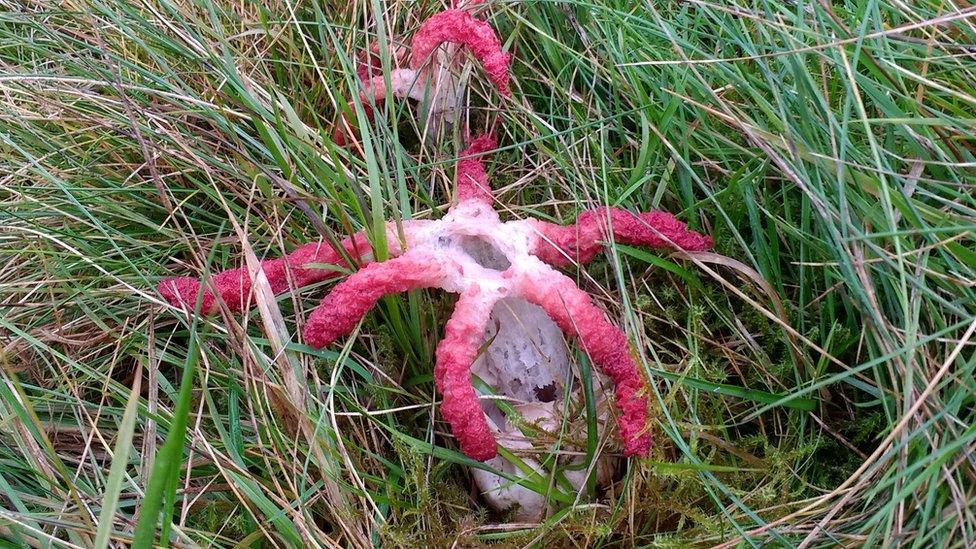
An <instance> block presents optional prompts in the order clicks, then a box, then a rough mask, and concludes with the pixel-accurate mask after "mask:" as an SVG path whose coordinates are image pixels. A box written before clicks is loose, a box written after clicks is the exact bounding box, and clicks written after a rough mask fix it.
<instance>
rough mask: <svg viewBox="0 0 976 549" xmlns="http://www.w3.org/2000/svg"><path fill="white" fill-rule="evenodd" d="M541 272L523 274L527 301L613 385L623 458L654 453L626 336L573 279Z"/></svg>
mask: <svg viewBox="0 0 976 549" xmlns="http://www.w3.org/2000/svg"><path fill="white" fill-rule="evenodd" d="M539 267H540V268H539V269H537V270H533V271H532V272H525V271H522V272H520V273H518V275H517V276H518V279H517V280H518V282H517V285H518V290H519V291H520V292H521V294H522V297H524V298H525V299H526V300H527V301H529V302H531V303H535V304H536V305H538V306H539V307H542V309H543V310H545V311H546V314H548V315H549V317H550V318H552V320H553V321H555V323H556V324H557V325H558V326H559V328H560V329H562V331H563V332H565V333H566V335H568V336H571V337H576V338H578V339H579V341H580V344H581V345H582V346H583V350H585V351H586V353H587V354H588V355H589V357H590V359H591V360H592V361H593V363H594V364H596V365H597V366H599V367H600V369H601V370H602V371H603V373H605V374H606V375H607V376H608V377H609V378H610V379H611V380H612V381H613V384H614V387H615V395H616V399H615V400H616V405H617V409H618V410H620V438H621V440H622V441H623V444H624V453H625V454H626V455H628V456H634V455H636V456H646V455H647V454H648V453H649V452H650V450H651V435H650V433H649V432H648V431H647V429H648V425H647V422H648V419H647V397H646V396H641V395H639V394H638V392H639V391H640V390H641V388H642V387H644V380H643V378H642V377H641V375H640V372H639V371H638V369H637V364H636V363H635V362H634V359H633V356H632V355H631V353H630V345H629V343H628V342H627V336H625V335H624V333H623V332H622V331H621V330H620V329H619V328H617V327H616V326H614V325H613V324H611V323H610V322H608V321H607V319H606V317H605V316H604V313H603V311H601V310H600V309H599V308H598V307H597V306H596V305H595V304H593V302H592V301H591V300H590V298H589V296H587V295H586V293H585V292H583V290H580V289H579V288H577V287H576V284H575V283H574V282H573V281H572V280H571V279H570V278H568V277H566V276H565V275H563V274H561V273H559V272H557V271H555V270H553V269H551V268H548V267H545V266H543V265H540V266H539Z"/></svg>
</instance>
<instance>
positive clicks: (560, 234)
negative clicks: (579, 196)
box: [532, 208, 712, 267]
mask: <svg viewBox="0 0 976 549" xmlns="http://www.w3.org/2000/svg"><path fill="white" fill-rule="evenodd" d="M532 223H533V225H534V226H535V228H536V230H538V232H539V235H540V236H539V239H538V241H537V242H536V244H535V248H534V249H533V250H532V253H533V254H534V255H535V256H536V257H538V258H539V259H541V260H543V261H545V262H546V263H549V264H550V265H554V266H556V267H563V266H566V265H570V264H572V263H573V262H577V263H581V264H582V263H588V262H589V261H591V260H592V259H593V257H594V256H596V254H597V253H598V252H600V251H601V250H602V249H603V244H602V243H601V241H602V240H609V239H610V236H611V233H612V236H613V239H614V240H615V241H617V242H619V243H621V244H628V245H634V246H650V247H652V248H677V249H681V250H687V251H703V250H707V249H708V248H711V247H712V238H711V237H709V236H705V235H702V234H699V233H696V232H695V231H692V230H690V229H688V227H687V226H686V225H685V224H684V223H682V222H681V221H678V220H677V219H676V218H675V217H674V216H673V215H671V214H669V213H667V212H659V211H655V212H646V213H639V214H634V213H631V212H629V211H627V210H623V209H621V208H597V209H594V210H587V211H585V212H583V213H582V214H581V215H580V216H579V220H577V222H576V224H575V225H556V224H554V223H546V222H544V221H533V222H532Z"/></svg>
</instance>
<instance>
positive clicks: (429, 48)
mask: <svg viewBox="0 0 976 549" xmlns="http://www.w3.org/2000/svg"><path fill="white" fill-rule="evenodd" d="M445 42H450V43H452V44H459V45H462V46H464V47H466V48H467V49H468V50H470V51H471V53H472V54H474V56H475V58H477V59H478V61H480V62H481V66H482V67H483V68H484V70H485V73H486V74H487V75H488V78H489V79H490V80H491V81H492V83H494V84H495V86H496V87H497V88H498V91H499V93H501V94H502V95H504V96H506V97H507V96H509V95H511V92H510V91H509V89H508V78H509V75H508V72H509V69H508V65H509V55H508V54H507V53H505V52H504V51H502V43H501V40H499V39H498V35H497V34H495V29H493V28H492V27H491V25H490V24H488V23H486V22H485V21H479V20H477V19H475V18H474V17H472V16H471V14H470V13H468V12H466V11H463V10H460V9H451V10H444V11H442V12H440V13H438V14H436V15H434V16H432V17H431V18H430V19H427V20H426V21H424V23H423V24H422V25H421V26H420V29H419V30H418V31H417V33H416V34H414V37H413V41H412V42H411V44H410V68H412V69H414V70H419V69H420V68H421V67H423V65H424V63H426V62H427V59H428V58H429V57H430V55H431V54H432V53H434V50H436V49H437V48H438V47H439V46H440V45H441V44H443V43H445Z"/></svg>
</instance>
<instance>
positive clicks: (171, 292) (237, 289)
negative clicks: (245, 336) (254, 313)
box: [159, 233, 372, 314]
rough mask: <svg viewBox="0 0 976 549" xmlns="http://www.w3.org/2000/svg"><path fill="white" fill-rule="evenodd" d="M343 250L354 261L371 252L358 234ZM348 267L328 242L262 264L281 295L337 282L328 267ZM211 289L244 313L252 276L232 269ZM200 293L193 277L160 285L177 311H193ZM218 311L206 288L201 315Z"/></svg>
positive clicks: (335, 273) (244, 269) (244, 270)
mask: <svg viewBox="0 0 976 549" xmlns="http://www.w3.org/2000/svg"><path fill="white" fill-rule="evenodd" d="M342 247H343V248H344V249H345V250H346V253H347V254H349V255H350V256H351V257H354V258H355V257H358V258H362V257H363V255H364V254H367V253H368V252H370V251H371V250H372V248H371V246H370V244H369V240H367V239H366V235H365V234H364V233H358V234H356V235H354V236H351V237H349V238H347V239H345V240H343V241H342ZM327 265H339V266H343V267H348V265H346V262H345V260H344V259H343V258H342V256H341V255H339V253H338V252H337V251H336V250H335V249H334V248H333V247H332V245H330V244H328V243H326V242H313V243H311V244H305V245H304V246H302V247H300V248H298V249H297V250H295V251H294V252H292V253H290V254H288V255H287V256H285V257H281V258H278V259H270V260H267V261H262V262H261V268H262V270H264V275H265V276H266V277H267V278H268V283H269V284H270V285H271V291H272V292H274V293H275V294H280V293H282V292H284V291H286V290H288V288H289V287H295V288H301V287H303V286H308V285H309V284H313V283H315V282H321V281H323V280H329V279H330V278H335V277H337V276H339V275H340V274H341V273H340V272H338V271H336V270H334V269H329V268H328V267H326V266H327ZM211 285H212V286H213V287H214V288H216V290H217V294H218V295H219V296H220V299H222V300H223V301H224V302H226V303H227V307H228V308H229V309H230V310H231V311H235V312H236V311H241V310H243V309H244V307H245V306H247V304H248V303H249V301H250V296H251V276H250V274H248V270H247V266H244V267H239V268H237V269H230V270H227V271H224V272H222V273H219V274H217V275H214V276H213V277H212V278H211ZM199 291H200V280H199V279H196V278H192V277H179V278H167V279H165V280H163V281H162V282H161V283H160V284H159V293H160V294H161V295H162V296H163V297H164V298H165V299H166V301H168V302H170V304H172V305H174V306H176V307H182V308H184V309H187V310H193V307H194V306H195V305H196V302H197V293H198V292H199ZM216 310H217V298H216V296H215V295H214V293H213V291H212V290H211V288H210V287H206V286H205V287H204V290H203V303H202V304H201V307H200V312H201V313H203V314H212V313H214V312H215V311H216Z"/></svg>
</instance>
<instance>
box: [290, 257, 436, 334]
mask: <svg viewBox="0 0 976 549" xmlns="http://www.w3.org/2000/svg"><path fill="white" fill-rule="evenodd" d="M447 278H448V271H447V268H446V267H445V265H444V264H443V261H439V258H437V257H434V256H432V255H431V254H427V253H417V252H407V253H405V254H404V255H402V256H400V257H398V258H394V259H390V260H387V261H384V262H382V263H371V264H369V265H367V266H366V267H364V268H362V269H360V270H359V271H358V272H356V273H353V274H352V275H350V276H349V278H347V279H345V280H343V281H342V282H340V283H339V284H338V285H336V287H335V288H333V289H332V292H331V293H330V294H329V295H327V296H325V298H324V299H323V300H322V302H321V303H320V304H319V306H318V307H316V308H315V310H314V311H312V314H311V315H309V317H308V322H307V323H306V324H305V332H304V333H305V342H306V343H308V344H309V345H311V346H312V347H315V348H321V347H325V346H326V345H329V344H330V343H332V342H333V341H335V340H337V339H339V338H340V337H342V336H345V335H348V334H349V333H350V332H352V330H353V328H355V327H356V323H358V322H359V321H360V319H362V318H363V317H364V316H366V313H367V312H369V310H370V309H372V308H373V305H375V304H376V302H377V301H379V299H380V298H381V297H383V296H385V295H387V294H395V293H400V292H405V291H407V290H414V289H419V288H440V287H443V286H444V284H445V281H446V280H447Z"/></svg>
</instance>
